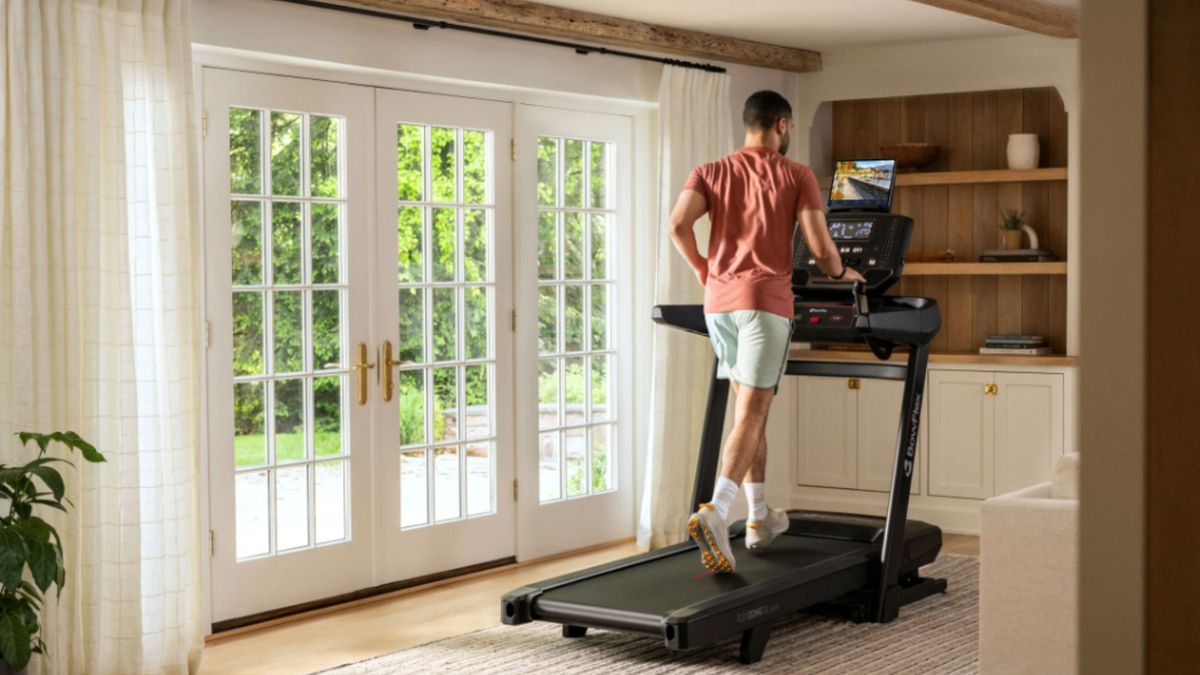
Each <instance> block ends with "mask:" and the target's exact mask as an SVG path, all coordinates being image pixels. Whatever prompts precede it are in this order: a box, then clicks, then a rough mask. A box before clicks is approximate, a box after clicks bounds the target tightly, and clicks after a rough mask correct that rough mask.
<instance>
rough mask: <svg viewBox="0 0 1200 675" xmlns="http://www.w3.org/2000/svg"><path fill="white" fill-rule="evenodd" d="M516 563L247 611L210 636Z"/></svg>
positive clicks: (218, 625) (454, 571) (215, 626)
mask: <svg viewBox="0 0 1200 675" xmlns="http://www.w3.org/2000/svg"><path fill="white" fill-rule="evenodd" d="M516 562H517V559H516V557H515V556H508V557H505V558H498V559H496V560H489V561H486V562H481V563H477V564H474V565H467V566H465V567H456V568H454V569H452V570H446V571H444V572H436V573H434V574H426V575H423V576H419V577H413V578H411V579H402V580H400V581H393V582H391V583H387V584H380V585H378V586H372V587H370V588H364V589H361V590H357V591H351V592H349V593H342V594H341V595H333V596H330V597H327V598H321V599H319V600H311V601H309V602H302V603H299V604H295V605H290V606H288V607H281V608H279V609H272V610H268V611H266V612H258V613H255V614H247V615H246V616H240V617H236V618H233V619H225V620H224V621H216V622H214V623H213V625H212V633H213V634H212V635H211V636H210V639H219V638H222V637H228V636H230V635H234V634H237V633H241V632H244V631H246V630H257V629H260V628H265V627H266V626H268V625H275V624H277V623H283V622H286V621H294V620H296V619H298V618H300V615H304V616H312V615H313V614H316V613H318V612H320V611H321V610H326V609H330V608H339V609H340V608H343V607H347V606H350V605H352V604H356V603H358V602H361V601H363V600H375V599H377V597H378V596H381V595H387V594H391V593H395V592H397V591H403V590H407V589H410V588H413V587H415V586H426V585H429V584H433V583H436V582H439V581H445V580H448V579H455V578H458V577H463V576H467V575H471V574H477V573H479V572H486V571H490V570H493V569H496V568H499V567H507V566H509V565H513V564H515V563H516Z"/></svg>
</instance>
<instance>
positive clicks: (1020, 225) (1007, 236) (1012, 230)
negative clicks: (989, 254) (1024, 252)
mask: <svg viewBox="0 0 1200 675" xmlns="http://www.w3.org/2000/svg"><path fill="white" fill-rule="evenodd" d="M1028 228H1029V226H1028V225H1026V224H1025V212H1024V211H1021V210H1018V209H1005V210H1004V214H1003V215H1002V216H1001V218H1000V232H1001V233H1002V234H1003V235H1004V248H1005V249H1007V250H1011V249H1017V248H1021V235H1022V234H1025V231H1026V229H1028ZM1029 231H1030V232H1032V231H1033V230H1029ZM1036 239H1037V235H1034V236H1033V237H1031V238H1030V248H1037V246H1036V245H1034V244H1033V243H1032V242H1033V241H1036Z"/></svg>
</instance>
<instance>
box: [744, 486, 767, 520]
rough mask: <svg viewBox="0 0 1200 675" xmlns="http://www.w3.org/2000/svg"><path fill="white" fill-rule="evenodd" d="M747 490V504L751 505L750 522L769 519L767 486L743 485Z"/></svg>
mask: <svg viewBox="0 0 1200 675" xmlns="http://www.w3.org/2000/svg"><path fill="white" fill-rule="evenodd" d="M742 487H743V488H745V490H746V503H747V504H749V505H750V515H748V516H747V518H749V519H750V520H766V518H767V486H766V485H765V484H763V483H742Z"/></svg>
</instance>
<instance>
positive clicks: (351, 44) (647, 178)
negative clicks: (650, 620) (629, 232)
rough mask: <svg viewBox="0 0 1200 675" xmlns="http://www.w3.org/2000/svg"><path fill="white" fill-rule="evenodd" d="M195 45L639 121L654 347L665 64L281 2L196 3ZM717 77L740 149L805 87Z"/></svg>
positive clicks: (638, 285)
mask: <svg viewBox="0 0 1200 675" xmlns="http://www.w3.org/2000/svg"><path fill="white" fill-rule="evenodd" d="M192 41H193V43H194V44H195V45H197V49H196V59H197V62H198V63H201V64H204V65H213V66H222V67H231V68H238V69H248V70H254V71H258V72H265V73H273V74H280V75H294V76H299V77H315V78H320V79H330V80H337V81H342V82H352V83H356V84H364V85H374V86H387V87H396V88H403V89H414V90H421V91H430V92H435V93H444V94H456V95H462V96H474V97H486V98H490V99H496V100H504V101H512V102H516V103H530V104H537V105H550V106H560V107H569V108H575V109H585V110H595V111H601V112H610V113H616V114H625V115H630V116H631V117H633V118H634V130H635V131H634V133H635V138H634V146H635V148H634V151H635V157H634V172H635V177H634V182H635V187H634V202H635V203H634V214H635V215H634V217H635V221H636V222H635V223H634V228H633V229H634V233H635V237H637V240H636V241H635V242H634V245H633V246H632V247H631V248H632V251H633V255H634V258H635V263H634V267H635V279H634V286H635V296H636V297H637V298H638V301H637V303H636V306H635V307H634V316H635V320H637V321H640V322H641V323H640V324H639V327H640V330H642V331H644V332H643V333H642V334H640V335H637V336H635V343H636V344H639V345H650V344H652V343H653V341H652V339H651V337H650V325H651V324H650V307H651V305H652V304H653V301H654V279H655V270H654V265H655V261H656V260H657V253H656V246H657V237H656V236H655V232H656V229H657V227H658V223H657V222H656V221H657V219H658V205H657V189H658V184H657V168H656V167H657V153H658V138H657V115H656V109H657V100H658V83H659V76H660V73H661V68H662V67H661V66H660V65H659V64H656V63H650V62H645V61H639V60H634V59H624V58H617V57H612V56H603V55H599V54H592V55H590V56H581V55H578V54H574V53H572V52H571V51H570V50H567V49H563V48H559V47H551V46H547V45H539V44H534V43H528V42H517V41H513V40H505V39H502V38H496V37H490V36H484V35H475V34H470V33H464V32H458V31H446V30H437V29H432V30H428V31H419V30H416V29H414V28H412V26H411V25H410V24H407V23H402V22H398V21H389V20H386V19H380V18H374V17H366V16H359V15H352V14H346V13H341V12H334V11H330V10H323V9H318V8H311V7H302V6H297V5H290V4H285V3H280V2H273V1H271V0H192ZM718 65H722V66H724V67H725V68H727V69H728V72H729V74H730V77H731V78H732V79H731V86H730V91H731V98H732V101H733V107H734V115H733V122H734V126H735V130H734V131H735V134H734V138H735V139H739V140H740V139H741V137H742V130H741V114H740V113H741V103H742V101H744V100H745V98H746V97H747V96H749V94H750V93H752V92H754V91H757V90H759V89H768V88H769V89H775V90H777V91H780V92H781V93H784V94H785V95H787V94H789V93H790V92H792V91H794V90H795V86H796V85H795V83H796V78H797V75H795V74H792V73H784V72H782V71H777V70H767V69H763V68H753V67H749V66H742V65H737V64H725V63H720V64H718ZM794 154H795V153H794V151H793V155H794ZM650 356H651V355H650V350H649V348H647V349H643V350H640V351H639V352H638V353H637V354H635V355H634V359H635V363H636V372H638V373H649V372H650V369H651V359H650ZM636 386H637V392H636V395H635V405H634V409H635V410H636V411H638V412H639V415H638V416H637V417H636V419H635V420H634V423H635V425H636V434H635V437H636V438H637V439H639V443H638V445H637V447H636V448H635V454H636V463H637V467H636V476H637V486H636V488H635V489H634V490H633V493H634V494H635V495H636V498H637V500H638V502H639V503H638V505H637V508H635V510H634V513H635V514H636V513H639V512H640V501H641V497H642V489H641V484H642V478H643V475H644V472H643V469H644V466H645V454H644V451H645V443H644V439H645V438H646V437H647V430H648V427H647V423H648V419H649V418H648V415H646V414H644V411H648V410H649V377H648V376H647V377H644V378H641V379H640V380H639V381H638V382H637V383H636ZM730 418H732V414H731V415H730ZM775 421H776V425H773V428H774V427H775V426H778V425H781V424H782V421H781V420H779V416H776V419H775ZM783 428H786V427H783V426H779V427H778V429H775V430H774V431H773V434H772V439H773V441H774V442H775V444H776V447H780V448H782V447H783V444H784V443H785V442H786V440H788V439H786V438H784V437H783V436H780V435H779V429H783ZM774 459H775V462H778V463H780V466H779V467H778V468H776V469H773V470H772V471H773V472H774V473H775V474H776V475H777V476H779V477H780V479H781V482H780V486H781V487H780V489H781V490H784V491H786V489H787V488H786V487H785V486H786V485H787V483H786V482H783V481H782V479H783V477H784V476H785V475H786V472H787V470H788V464H787V462H788V461H789V460H788V457H787V453H785V452H777V453H775V455H774ZM688 481H689V484H690V481H691V478H690V477H689V478H688ZM781 494H786V492H782V493H781Z"/></svg>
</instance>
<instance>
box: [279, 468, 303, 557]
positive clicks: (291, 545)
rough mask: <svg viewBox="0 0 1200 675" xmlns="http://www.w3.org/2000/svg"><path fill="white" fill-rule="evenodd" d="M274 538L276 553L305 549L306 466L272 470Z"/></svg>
mask: <svg viewBox="0 0 1200 675" xmlns="http://www.w3.org/2000/svg"><path fill="white" fill-rule="evenodd" d="M275 514H276V515H275V538H276V540H277V541H278V542H279V543H278V550H280V551H287V550H289V549H295V548H301V547H303V546H308V466H307V465H304V464H301V465H300V466H288V467H281V468H278V469H276V470H275Z"/></svg>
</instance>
